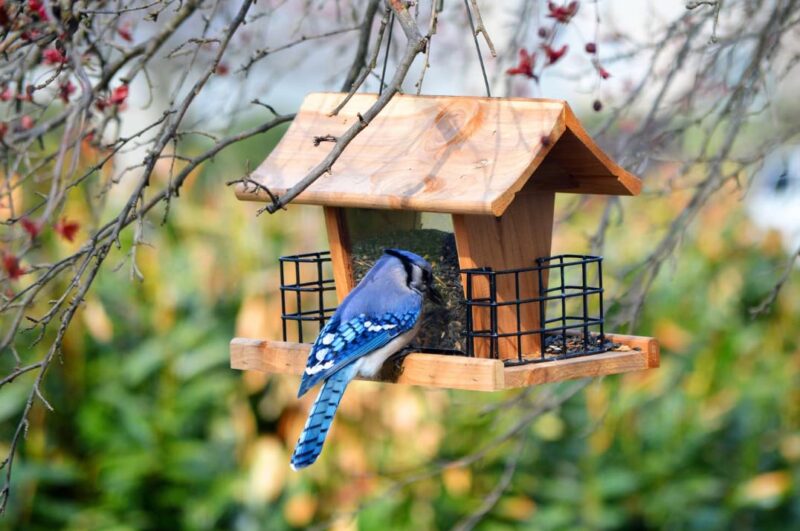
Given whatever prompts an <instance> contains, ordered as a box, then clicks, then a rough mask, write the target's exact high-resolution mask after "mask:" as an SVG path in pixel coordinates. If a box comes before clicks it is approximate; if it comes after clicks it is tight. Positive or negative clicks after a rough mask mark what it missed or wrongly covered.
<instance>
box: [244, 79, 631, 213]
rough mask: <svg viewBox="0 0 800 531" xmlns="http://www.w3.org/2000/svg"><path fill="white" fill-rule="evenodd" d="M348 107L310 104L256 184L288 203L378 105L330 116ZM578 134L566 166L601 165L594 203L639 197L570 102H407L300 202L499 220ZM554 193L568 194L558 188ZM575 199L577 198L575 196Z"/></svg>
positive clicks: (314, 100) (380, 119) (336, 98)
mask: <svg viewBox="0 0 800 531" xmlns="http://www.w3.org/2000/svg"><path fill="white" fill-rule="evenodd" d="M343 97H344V95H343V94H338V93H324V94H310V95H308V96H307V97H306V99H305V101H304V102H303V104H302V106H301V108H300V110H299V112H298V113H297V117H296V118H295V119H294V121H293V122H292V124H291V126H290V127H289V129H288V131H287V132H286V134H285V135H284V136H283V138H282V139H281V141H280V143H279V144H278V146H276V148H275V149H274V150H273V151H272V153H271V154H270V155H269V157H267V159H266V160H265V161H264V162H263V163H262V164H261V165H260V166H259V167H258V168H257V169H256V171H255V172H254V173H253V175H252V176H251V177H252V178H253V179H255V180H256V181H258V182H260V183H261V184H262V185H264V186H266V187H267V188H269V190H271V191H272V192H273V193H275V194H278V195H280V194H282V193H284V192H285V191H286V190H287V189H288V188H290V187H291V186H292V185H293V184H295V183H297V182H298V181H299V180H300V179H302V178H303V177H304V176H305V175H306V174H307V173H308V172H309V170H311V169H312V168H313V167H314V166H316V165H317V164H318V163H319V162H321V161H322V159H323V158H324V157H325V156H326V155H327V154H328V153H329V152H330V150H331V149H332V147H333V144H332V143H331V142H322V143H320V144H319V145H318V146H317V147H314V145H313V142H314V137H316V136H324V135H333V136H339V135H341V134H342V133H343V132H344V131H345V130H347V128H348V127H350V126H351V125H352V124H353V123H354V121H355V120H358V114H359V113H360V112H364V111H365V110H366V109H367V108H369V106H370V105H372V104H373V103H374V102H375V100H376V98H377V95H375V94H356V95H355V96H353V98H352V99H351V100H350V102H349V103H348V104H347V105H346V106H345V107H344V109H342V111H341V112H340V113H339V114H338V115H336V116H329V114H328V113H329V112H330V111H331V109H333V108H334V107H335V106H336V105H337V104H338V103H339V102H340V101H341V99H342V98H343ZM570 120H572V122H570ZM570 124H571V126H570V130H571V131H573V136H575V137H576V138H580V142H577V143H574V142H573V143H570V144H569V146H566V145H565V147H564V148H562V149H563V150H566V149H567V148H569V147H572V148H575V149H577V151H576V152H570V153H566V151H565V154H564V155H563V157H559V158H565V157H566V159H568V158H569V157H567V155H569V156H575V157H578V158H579V159H580V161H581V162H580V163H581V164H583V163H584V162H585V163H586V164H590V163H591V164H593V166H592V168H593V169H592V175H591V176H592V179H593V180H592V183H593V186H594V188H593V189H594V190H595V191H594V192H593V193H614V194H631V193H635V192H634V190H638V188H637V186H639V184H638V183H639V181H638V179H636V178H635V177H633V176H631V175H630V174H627V173H626V172H624V171H623V170H621V169H620V168H619V167H618V166H616V165H615V164H613V162H611V160H610V159H609V158H608V157H606V156H605V155H604V154H603V153H602V151H601V150H600V149H599V148H598V147H597V146H596V145H595V144H594V143H593V142H592V141H591V139H590V138H589V137H588V135H585V132H584V131H583V129H582V128H580V124H578V123H577V120H574V115H573V114H572V112H571V111H570V110H569V107H568V106H567V104H566V102H564V101H562V100H546V99H522V98H516V99H515V98H475V97H453V96H413V95H397V96H395V97H394V98H392V100H391V101H390V102H389V104H388V105H387V106H386V108H384V110H383V111H382V112H381V113H380V114H379V115H378V116H377V117H376V118H375V119H374V120H373V121H372V123H371V124H370V125H369V127H367V128H366V129H365V130H364V131H362V132H361V133H360V134H359V135H358V136H357V137H356V138H355V139H354V140H353V141H352V142H351V143H350V145H348V147H347V149H345V151H344V153H343V154H342V156H341V157H340V158H339V160H338V161H337V162H336V163H335V164H334V165H333V168H331V171H330V173H327V174H324V175H322V177H320V178H319V179H318V180H317V181H315V182H314V183H313V184H312V185H311V186H310V187H309V188H308V189H306V190H305V191H304V192H303V193H302V194H300V196H299V197H298V198H297V199H296V200H295V201H296V202H298V203H305V204H313V205H323V206H339V207H356V208H381V209H391V210H416V211H425V212H445V213H459V214H483V215H487V214H488V215H495V216H499V215H500V214H502V213H503V212H504V211H505V209H506V208H507V207H508V205H509V204H510V203H511V201H512V200H513V198H514V195H515V194H516V193H517V192H519V191H520V190H521V189H522V187H523V186H524V184H525V183H526V182H527V181H528V179H529V178H530V177H531V175H532V174H533V173H534V171H535V170H536V168H537V167H538V166H539V165H540V164H541V163H542V162H543V161H544V160H545V158H547V159H549V156H548V157H546V156H547V153H548V150H549V149H550V147H551V146H554V145H555V146H557V145H558V139H559V138H560V137H561V136H562V133H563V132H564V131H565V130H566V129H567V127H568V125H570ZM543 138H546V139H548V141H546V142H542V139H543ZM573 144H574V145H573ZM576 164H577V163H576ZM604 168H605V169H604ZM568 169H569V168H568ZM601 170H602V171H601ZM620 172H623V173H620ZM565 184H569V183H565ZM606 184H607V186H606V187H604V185H606ZM548 186H554V187H555V189H556V190H557V191H560V189H559V188H558V183H557V182H556V183H549V184H548ZM254 188H255V187H252V186H250V187H246V186H240V187H238V188H237V196H238V197H239V198H240V199H246V200H256V201H266V200H268V197H267V195H266V193H265V192H264V191H263V190H261V189H258V190H255V189H254ZM565 191H574V188H573V187H571V186H566V190H565Z"/></svg>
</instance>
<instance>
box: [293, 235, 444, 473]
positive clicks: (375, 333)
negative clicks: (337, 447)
mask: <svg viewBox="0 0 800 531" xmlns="http://www.w3.org/2000/svg"><path fill="white" fill-rule="evenodd" d="M426 296H428V297H430V299H431V300H432V301H434V302H436V303H441V296H440V295H439V293H438V292H437V291H436V289H435V288H434V287H433V274H432V271H431V265H430V264H429V263H428V262H427V261H426V260H425V259H423V258H422V257H420V256H417V255H416V254H414V253H411V252H408V251H402V250H399V249H387V250H385V251H384V254H383V255H382V256H381V257H380V258H379V259H378V261H377V262H375V265H374V266H372V269H370V270H369V271H368V272H367V274H366V275H365V276H364V278H363V279H362V280H361V282H359V284H358V286H356V287H355V289H354V290H353V291H352V292H350V294H349V295H348V296H347V297H345V299H344V301H342V304H341V305H340V306H339V308H338V309H337V310H336V312H335V313H334V314H333V316H332V317H331V319H330V321H328V322H327V323H326V324H325V326H324V327H323V328H322V331H321V332H320V333H319V336H318V337H317V339H316V341H314V345H313V346H312V347H311V352H310V353H309V355H308V363H307V364H306V368H305V371H304V372H303V380H302V381H301V382H300V390H299V391H298V392H297V397H298V398H299V397H301V396H303V395H304V394H305V393H306V392H307V391H308V390H309V389H311V388H312V387H313V386H314V385H316V384H317V383H319V382H323V384H322V388H321V389H320V392H319V395H317V399H316V400H315V401H314V405H313V406H311V412H310V413H309V415H308V420H307V421H306V425H305V427H304V428H303V432H302V433H301V434H300V439H299V440H298V441H297V446H296V447H295V449H294V453H293V454H292V460H291V465H292V468H293V469H294V470H297V469H299V468H304V467H307V466H308V465H310V464H311V463H313V462H314V461H316V459H317V457H318V456H319V454H320V452H321V451H322V444H323V443H324V442H325V436H326V435H327V433H328V428H329V427H330V425H331V421H333V415H334V413H336V408H337V407H338V406H339V401H340V400H341V398H342V394H343V393H344V390H345V387H347V384H348V383H350V380H352V379H353V378H354V377H355V376H356V375H357V374H360V375H361V376H366V377H368V378H371V377H374V376H375V374H377V372H378V371H379V370H380V368H381V366H382V365H383V362H384V361H386V359H387V358H388V357H389V356H391V355H392V354H394V353H396V352H399V351H400V350H401V349H403V348H404V347H405V346H406V345H408V343H409V342H410V341H411V340H412V339H414V336H415V335H416V334H417V331H418V330H419V327H420V323H421V319H420V317H421V315H422V306H423V302H424V299H425V297H426Z"/></svg>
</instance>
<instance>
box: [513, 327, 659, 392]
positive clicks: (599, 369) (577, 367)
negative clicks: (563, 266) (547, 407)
mask: <svg viewBox="0 0 800 531" xmlns="http://www.w3.org/2000/svg"><path fill="white" fill-rule="evenodd" d="M607 337H608V339H609V340H611V341H613V342H614V343H621V344H623V345H625V346H627V347H629V348H630V350H627V351H622V352H616V351H614V352H604V353H602V354H592V355H589V356H581V357H577V358H571V359H566V360H557V361H549V362H542V363H529V364H527V365H519V366H516V367H506V368H505V371H504V373H503V374H504V378H505V381H504V387H505V388H506V389H510V388H514V387H527V386H529V385H540V384H545V383H551V382H560V381H563V380H576V379H580V378H594V377H597V376H604V375H607V374H619V373H623V372H632V371H642V370H645V369H652V368H655V367H658V366H659V363H660V360H659V347H658V342H657V341H656V340H655V339H653V338H651V337H638V336H623V335H611V334H609V335H608V336H607ZM636 348H639V349H641V350H635V349H636Z"/></svg>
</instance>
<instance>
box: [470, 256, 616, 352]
mask: <svg viewBox="0 0 800 531" xmlns="http://www.w3.org/2000/svg"><path fill="white" fill-rule="evenodd" d="M602 263H603V259H602V257H600V256H584V255H576V254H564V255H558V256H551V257H546V258H538V259H537V260H536V265H535V266H531V267H526V268H519V269H509V270H503V271H493V270H492V269H490V268H480V269H466V270H462V271H461V273H462V274H463V275H464V277H465V278H466V307H467V309H466V312H467V315H466V323H467V325H466V330H465V335H466V340H467V341H466V345H467V352H466V353H465V354H466V355H467V356H473V355H474V353H475V350H476V347H475V342H476V340H483V341H488V343H489V349H488V350H489V356H490V357H491V358H501V357H502V358H505V356H502V355H501V354H502V353H501V352H500V350H501V348H500V341H499V340H500V339H503V338H508V339H510V340H512V341H513V342H515V343H516V349H515V351H516V357H515V358H512V359H505V360H504V361H505V363H506V364H507V365H518V364H524V363H534V362H539V361H552V360H556V359H565V358H571V357H576V356H584V355H587V354H594V353H598V352H604V351H605V350H607V348H606V347H607V346H606V344H605V343H606V340H605V333H604V330H603V265H602ZM591 270H593V271H591ZM531 276H532V277H533V278H531ZM525 277H528V278H525ZM590 277H593V278H594V279H596V280H595V281H596V285H592V284H590V282H589V279H590ZM508 281H512V282H513V285H514V286H515V293H516V297H515V298H513V299H511V300H504V301H498V298H497V285H498V283H499V282H508ZM526 281H527V282H533V283H535V285H537V286H538V293H539V296H538V297H532V298H522V297H520V291H521V290H520V285H521V284H522V283H523V282H526ZM478 282H482V283H484V285H488V288H489V289H488V295H487V296H486V297H474V296H473V294H474V292H475V291H476V290H475V289H474V286H475V284H476V283H478ZM528 304H535V305H537V306H538V313H539V316H540V322H541V327H540V328H536V329H524V328H522V326H521V319H520V312H521V308H522V307H523V306H524V305H528ZM501 306H513V307H515V310H516V316H517V320H516V323H517V325H516V329H514V330H511V331H505V332H499V331H498V319H497V309H498V308H499V307H501ZM476 311H488V313H489V319H488V323H489V327H488V328H486V329H481V330H475V329H474V325H473V323H474V318H473V314H474V313H475V312H476ZM533 334H538V335H539V341H540V343H539V344H540V345H541V347H542V348H541V350H540V351H539V352H524V349H523V346H522V338H523V337H524V336H529V335H533Z"/></svg>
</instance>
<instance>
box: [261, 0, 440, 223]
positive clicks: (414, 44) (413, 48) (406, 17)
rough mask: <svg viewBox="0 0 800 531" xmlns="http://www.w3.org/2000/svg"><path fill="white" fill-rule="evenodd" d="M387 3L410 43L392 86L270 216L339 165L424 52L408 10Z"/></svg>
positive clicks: (393, 1) (396, 0) (391, 0)
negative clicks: (342, 157)
mask: <svg viewBox="0 0 800 531" xmlns="http://www.w3.org/2000/svg"><path fill="white" fill-rule="evenodd" d="M386 2H387V5H389V6H390V7H391V9H392V10H393V11H394V14H395V17H396V18H397V21H398V22H399V23H400V27H401V28H403V33H405V35H406V39H408V42H407V44H406V49H405V52H404V53H403V58H402V59H401V60H400V63H399V64H398V65H397V69H396V70H395V74H394V76H393V78H392V80H391V82H389V85H388V86H387V87H386V90H385V91H384V92H383V94H381V95H380V96H379V97H378V99H377V101H376V102H375V103H374V104H372V106H371V107H370V108H369V109H367V110H366V111H365V112H364V113H363V114H360V115H359V116H360V119H359V120H358V121H357V122H355V123H353V125H352V126H350V128H349V129H348V130H347V131H345V132H344V133H343V134H342V135H341V136H340V137H339V138H338V139H337V140H336V145H334V146H333V149H332V150H331V151H330V152H329V153H328V155H327V156H326V157H325V158H324V159H322V162H320V163H319V164H317V165H316V166H315V167H314V169H312V170H311V171H310V172H309V173H308V175H306V176H305V177H303V178H302V179H300V181H299V182H298V183H297V184H295V185H294V186H292V187H291V188H289V189H288V190H287V191H286V193H284V194H283V195H282V196H280V197H279V198H278V199H277V201H272V202H271V203H269V205H268V206H267V207H266V209H267V212H269V213H270V214H272V213H274V212H276V211H277V210H278V209H280V208H282V207H284V206H286V205H287V204H288V203H289V202H290V201H291V200H292V199H294V198H295V197H297V196H298V195H299V194H300V193H301V192H302V191H303V190H305V189H306V188H308V187H309V186H310V185H311V183H313V182H314V181H316V180H317V179H319V178H320V177H321V176H322V174H324V173H328V172H330V171H331V167H332V166H333V164H334V162H336V160H337V159H338V158H339V156H340V155H341V154H342V152H344V149H345V148H346V147H347V145H348V144H349V143H350V142H351V141H352V140H353V139H354V138H355V137H356V136H357V135H358V133H360V132H361V131H363V130H364V128H366V127H367V125H369V123H370V122H371V121H372V119H373V118H375V117H376V116H377V115H378V113H379V112H381V110H383V108H384V107H386V104H387V103H389V100H391V99H392V97H393V96H394V95H395V94H396V93H397V91H398V90H400V85H401V84H402V83H403V80H404V79H405V77H406V74H408V70H409V68H411V63H413V62H414V58H415V57H416V56H417V55H418V54H420V53H422V52H424V51H425V45H426V43H427V40H426V39H425V37H423V36H422V35H421V34H420V33H419V29H418V28H417V23H416V21H415V20H414V18H413V17H412V16H411V14H410V13H409V12H408V8H407V7H406V5H405V3H403V2H400V1H399V0H386Z"/></svg>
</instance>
